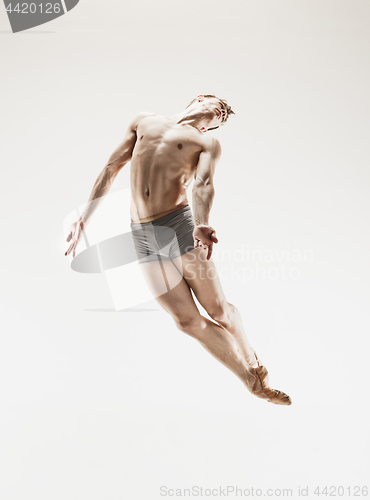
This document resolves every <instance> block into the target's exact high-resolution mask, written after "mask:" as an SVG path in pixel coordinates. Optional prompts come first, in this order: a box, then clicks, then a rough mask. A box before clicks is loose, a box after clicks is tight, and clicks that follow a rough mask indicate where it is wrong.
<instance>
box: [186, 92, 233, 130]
mask: <svg viewBox="0 0 370 500" xmlns="http://www.w3.org/2000/svg"><path fill="white" fill-rule="evenodd" d="M193 106H194V110H196V111H198V112H201V113H202V114H203V115H204V119H203V121H204V125H205V127H206V128H213V127H219V126H220V125H221V123H223V122H224V121H225V119H226V117H227V111H226V107H225V105H224V104H223V103H222V102H221V101H220V100H219V99H217V97H203V96H198V98H197V101H195V103H194V104H193Z"/></svg>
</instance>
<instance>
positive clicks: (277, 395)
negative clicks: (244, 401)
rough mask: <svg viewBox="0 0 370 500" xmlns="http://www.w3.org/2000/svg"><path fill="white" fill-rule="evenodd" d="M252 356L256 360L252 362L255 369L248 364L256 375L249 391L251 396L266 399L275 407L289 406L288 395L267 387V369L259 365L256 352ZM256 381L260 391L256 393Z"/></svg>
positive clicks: (290, 402)
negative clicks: (259, 385) (259, 384)
mask: <svg viewBox="0 0 370 500" xmlns="http://www.w3.org/2000/svg"><path fill="white" fill-rule="evenodd" d="M254 356H255V358H256V361H254V362H253V364H255V363H257V367H256V368H254V367H253V366H252V364H251V363H249V365H250V366H251V367H252V369H253V370H254V372H255V374H256V380H255V382H254V384H253V388H252V391H251V392H252V394H253V395H254V396H257V397H258V398H261V399H266V400H267V401H268V402H269V403H274V404H276V405H287V406H288V405H291V404H292V400H291V398H290V396H288V394H285V392H282V391H278V390H277V389H271V387H269V376H268V371H267V368H266V367H265V366H263V365H261V364H260V362H259V359H258V357H257V354H256V352H254ZM258 380H259V381H260V383H261V389H260V390H258V391H257V390H256V387H257V384H258Z"/></svg>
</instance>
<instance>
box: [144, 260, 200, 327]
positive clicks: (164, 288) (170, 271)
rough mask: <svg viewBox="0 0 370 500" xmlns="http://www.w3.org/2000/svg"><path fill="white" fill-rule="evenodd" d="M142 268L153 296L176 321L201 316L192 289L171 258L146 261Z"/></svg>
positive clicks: (181, 321) (180, 321) (179, 321)
mask: <svg viewBox="0 0 370 500" xmlns="http://www.w3.org/2000/svg"><path fill="white" fill-rule="evenodd" d="M140 269H141V271H142V273H143V275H144V279H145V281H146V283H147V285H148V287H149V289H150V291H151V293H152V294H153V297H154V298H155V299H156V301H157V302H158V303H159V304H160V306H161V307H162V308H163V309H164V310H165V311H166V312H168V313H169V314H171V316H172V317H173V319H174V320H175V321H176V322H178V323H183V322H185V321H188V320H189V319H193V320H195V319H198V318H200V313H199V310H198V307H197V305H196V304H195V302H194V298H193V295H192V292H191V289H190V287H189V285H188V284H187V282H186V281H185V280H184V278H183V276H182V274H181V272H179V269H178V268H177V266H175V265H174V264H173V262H172V261H171V260H163V261H162V260H160V261H158V262H157V261H155V262H145V263H142V264H140Z"/></svg>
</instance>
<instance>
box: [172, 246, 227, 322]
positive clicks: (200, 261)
mask: <svg viewBox="0 0 370 500" xmlns="http://www.w3.org/2000/svg"><path fill="white" fill-rule="evenodd" d="M206 255H207V251H206V250H205V249H204V248H196V249H194V250H191V251H190V252H187V253H185V254H183V255H182V256H181V257H179V258H177V259H175V260H174V261H173V262H174V264H175V265H176V267H177V268H178V269H179V271H180V272H181V274H182V275H183V277H184V279H185V280H186V282H187V283H188V285H189V286H190V287H191V289H192V290H193V292H194V294H195V296H196V298H197V300H198V301H199V303H200V304H201V305H202V307H204V309H205V310H206V311H207V313H208V314H209V315H210V316H211V318H213V317H214V316H220V314H221V315H222V311H224V310H226V309H227V306H228V304H227V300H226V297H225V294H224V291H223V289H222V285H221V282H220V279H219V276H218V273H217V269H216V266H215V263H214V262H213V260H212V257H211V258H210V259H209V260H206Z"/></svg>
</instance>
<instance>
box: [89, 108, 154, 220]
mask: <svg viewBox="0 0 370 500" xmlns="http://www.w3.org/2000/svg"><path fill="white" fill-rule="evenodd" d="M147 114H148V113H140V114H139V115H138V116H136V118H135V119H134V120H133V121H132V122H131V123H130V125H129V127H128V129H127V132H126V135H125V137H124V139H123V141H122V142H121V144H120V145H119V146H118V147H117V148H116V150H115V151H114V152H113V153H112V154H111V156H110V157H109V159H108V161H107V163H106V165H105V166H104V168H103V170H102V171H101V172H100V174H99V176H98V178H97V179H96V181H95V184H94V187H93V189H92V191H91V194H90V198H89V200H88V202H87V205H86V207H85V209H84V211H83V213H82V215H81V217H80V218H79V220H80V221H81V222H83V224H84V226H86V225H87V224H88V223H89V221H90V219H91V217H92V215H93V213H94V212H95V210H96V209H97V208H98V205H100V203H101V202H102V201H103V197H104V196H105V195H106V194H107V193H108V191H109V190H110V188H111V186H112V184H113V182H114V180H115V178H116V176H117V174H118V172H119V171H120V170H121V169H122V168H123V167H124V166H125V165H126V163H128V162H129V161H130V160H131V157H132V152H133V150H134V147H135V144H136V129H137V126H138V123H139V121H140V120H141V119H142V118H143V117H144V116H146V115H147ZM95 200H96V201H95ZM92 202H94V203H92Z"/></svg>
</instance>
